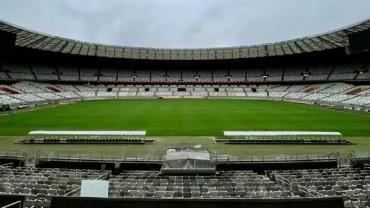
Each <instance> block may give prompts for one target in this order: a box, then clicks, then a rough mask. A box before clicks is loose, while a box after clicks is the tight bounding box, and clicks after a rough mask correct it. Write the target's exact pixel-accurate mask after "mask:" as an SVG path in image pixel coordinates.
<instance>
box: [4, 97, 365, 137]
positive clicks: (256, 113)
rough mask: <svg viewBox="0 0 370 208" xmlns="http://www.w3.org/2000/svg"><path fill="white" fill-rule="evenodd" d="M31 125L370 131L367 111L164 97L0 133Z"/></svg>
mask: <svg viewBox="0 0 370 208" xmlns="http://www.w3.org/2000/svg"><path fill="white" fill-rule="evenodd" d="M30 130H147V133H148V135H152V136H159V135H162V136H170V135H173V136H217V135H222V133H223V131H224V130H312V131H340V132H342V133H343V134H344V135H345V136H370V115H369V114H365V113H358V112H348V111H339V110H333V109H325V108H319V107H314V106H309V105H303V104H295V103H287V102H279V101H261V100H211V99H209V100H169V99H167V100H166V99H165V100H104V101H86V102H80V103H76V104H69V105H59V106H56V107H51V108H42V109H39V110H36V111H28V112H18V113H15V114H13V115H8V116H1V117H0V135H3V136H6V135H25V134H27V133H28V132H29V131H30Z"/></svg>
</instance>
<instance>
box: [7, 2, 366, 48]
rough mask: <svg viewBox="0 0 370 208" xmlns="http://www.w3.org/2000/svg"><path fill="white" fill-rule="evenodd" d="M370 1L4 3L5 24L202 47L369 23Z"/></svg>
mask: <svg viewBox="0 0 370 208" xmlns="http://www.w3.org/2000/svg"><path fill="white" fill-rule="evenodd" d="M368 11H370V1H369V0H351V1H349V0H309V1H307V0H201V1H199V0H186V1H185V0H155V1H154V0H104V1H103V0H89V1H86V0H1V1H0V19H3V20H6V21H9V22H11V23H14V24H18V25H21V26H24V27H27V28H30V29H33V30H36V31H40V32H44V33H48V34H52V35H58V36H61V37H67V38H72V39H77V40H83V41H89V42H98V43H106V44H114V45H126V46H138V47H160V48H188V47H193V48H199V47H223V46H240V45H252V44H260V43H266V42H275V41H282V40H287V39H292V38H298V37H303V36H309V35H314V34H318V33H322V32H326V31H330V30H334V29H337V28H340V27H343V26H346V25H350V24H353V23H356V22H359V21H361V20H364V19H367V18H369V16H370V15H369V12H368Z"/></svg>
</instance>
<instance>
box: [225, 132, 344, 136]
mask: <svg viewBox="0 0 370 208" xmlns="http://www.w3.org/2000/svg"><path fill="white" fill-rule="evenodd" d="M224 135H225V136H342V134H341V133H340V132H325V131H224Z"/></svg>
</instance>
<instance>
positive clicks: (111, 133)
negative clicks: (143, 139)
mask: <svg viewBox="0 0 370 208" xmlns="http://www.w3.org/2000/svg"><path fill="white" fill-rule="evenodd" d="M28 134H29V135H93V136H95V135H96V136H102V135H103V136H145V135H146V131H43V130H39V131H30V132H29V133H28Z"/></svg>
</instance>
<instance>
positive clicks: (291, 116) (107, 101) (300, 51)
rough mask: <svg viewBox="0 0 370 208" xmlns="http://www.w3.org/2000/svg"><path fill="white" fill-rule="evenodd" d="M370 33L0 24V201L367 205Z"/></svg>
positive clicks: (369, 23) (367, 25)
mask: <svg viewBox="0 0 370 208" xmlns="http://www.w3.org/2000/svg"><path fill="white" fill-rule="evenodd" d="M369 37H370V20H365V21H362V22H360V23H355V24H353V25H350V26H346V27H343V28H340V29H337V30H335V31H330V32H326V33H322V34H318V35H314V36H307V37H303V38H298V39H293V40H287V41H282V42H276V43H266V44H260V45H251V46H240V47H221V48H220V47H219V48H196V49H191V48H187V49H180V48H175V49H170V48H163V49H162V48H144V47H124V46H116V45H106V44H97V43H91V42H83V41H79V40H73V39H68V38H63V37H58V36H53V35H48V34H44V33H41V32H37V31H34V30H33V29H32V28H24V27H21V26H17V25H16V24H12V23H9V22H6V21H0V151H1V155H0V181H1V183H0V207H18V208H19V207H51V208H54V207H56V208H58V207H80V208H84V207H112V208H113V207H129V206H130V207H143V206H145V207H174V206H177V207H190V206H193V207H220V208H221V207H226V206H231V207H302V208H304V207H329V208H330V207H333V208H334V207H370V201H369V200H370V198H369V196H370V172H369V167H370V166H369V165H368V164H370V154H368V152H369V150H370V114H369V112H370V53H369V49H370V38H369Z"/></svg>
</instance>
